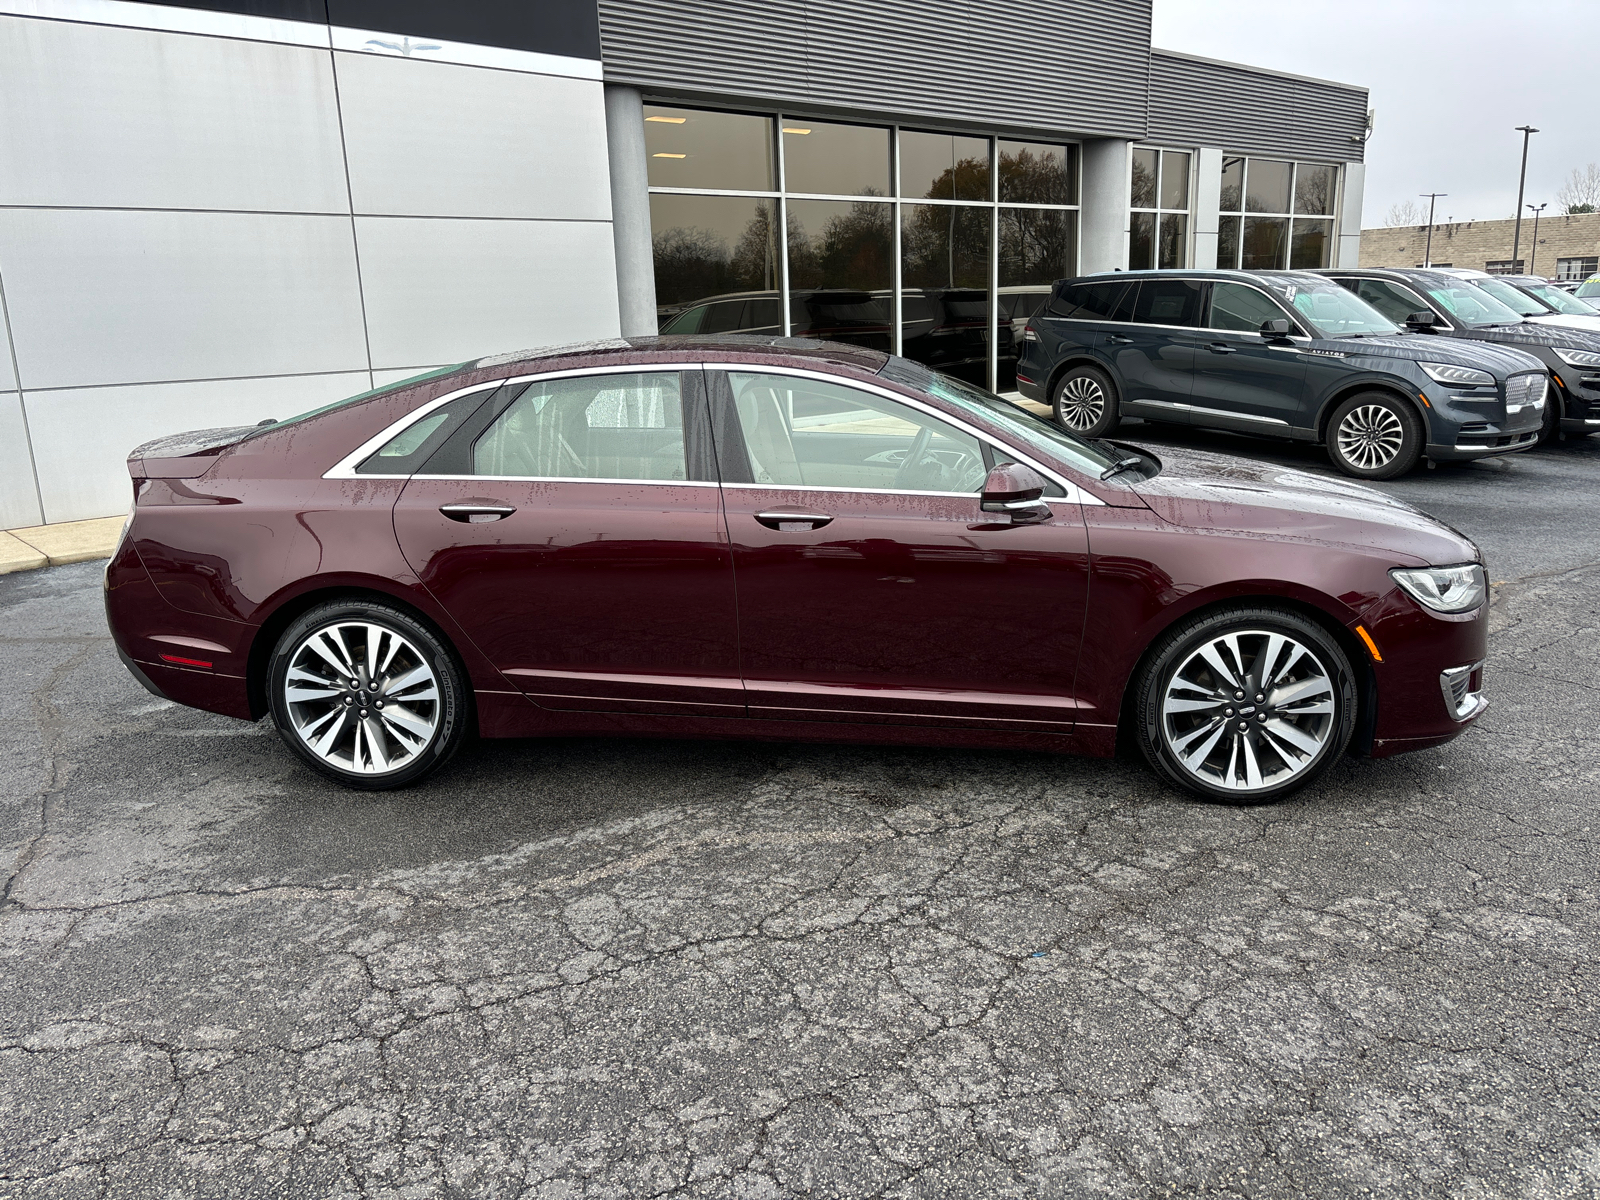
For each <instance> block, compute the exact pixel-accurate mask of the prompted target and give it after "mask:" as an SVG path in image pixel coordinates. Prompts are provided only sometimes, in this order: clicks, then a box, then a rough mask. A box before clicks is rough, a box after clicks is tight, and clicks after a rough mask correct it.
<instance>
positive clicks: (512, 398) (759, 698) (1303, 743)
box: [105, 336, 1488, 802]
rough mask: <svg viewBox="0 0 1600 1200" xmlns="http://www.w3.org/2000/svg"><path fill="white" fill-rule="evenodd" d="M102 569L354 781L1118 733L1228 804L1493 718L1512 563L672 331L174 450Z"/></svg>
mask: <svg viewBox="0 0 1600 1200" xmlns="http://www.w3.org/2000/svg"><path fill="white" fill-rule="evenodd" d="M128 468H129V473H130V475H131V477H132V481H133V488H134V494H135V502H134V507H133V511H132V514H131V516H130V519H129V522H128V524H127V526H126V528H125V530H124V532H123V535H122V538H121V541H120V543H119V545H118V547H117V549H116V551H115V554H114V557H113V558H112V560H111V562H110V564H109V565H108V567H107V569H106V575H105V603H106V612H107V618H108V621H109V624H110V627H111V631H112V634H113V637H114V639H115V642H116V646H117V650H118V653H119V655H120V656H121V658H122V660H123V662H124V663H125V664H126V665H127V667H128V669H129V670H130V671H131V672H132V673H133V674H134V675H135V676H136V677H137V678H138V679H139V680H140V681H141V682H143V684H144V685H145V686H146V687H147V688H148V689H149V690H150V691H152V692H154V693H155V694H156V695H158V696H162V697H165V698H168V699H170V700H173V701H176V702H178V703H181V704H187V705H192V706H194V707H197V708H202V709H206V710H209V711H211V712H215V713H223V714H226V715H228V716H231V717H238V718H241V719H243V720H247V721H253V720H258V719H261V718H262V717H264V716H267V715H270V716H271V719H272V721H273V723H274V725H275V726H276V728H277V731H278V732H279V734H280V735H281V736H282V738H283V741H284V743H285V744H286V745H287V746H288V747H289V749H290V750H291V751H292V752H293V753H294V754H295V755H296V756H298V758H299V759H300V760H301V761H303V762H304V763H306V764H307V765H308V766H310V767H311V768H313V769H315V770H316V771H318V772H321V773H322V774H323V775H325V776H327V777H328V778H330V779H333V780H336V781H338V782H340V783H343V784H347V785H350V786H352V787H356V788H367V789H377V788H388V787H397V786H400V785H403V784H407V783H411V782H414V781H416V780H418V779H420V778H422V777H423V776H425V775H427V774H428V773H429V772H431V771H433V770H434V769H435V768H437V767H438V766H440V765H441V764H442V763H443V762H445V760H447V759H448V758H450V756H451V755H452V754H453V753H454V752H455V751H456V750H457V749H458V747H459V746H460V745H461V744H462V742H463V740H464V739H465V738H466V737H468V736H469V735H470V734H473V733H476V734H479V735H482V736H484V737H489V738H499V737H565V736H578V735H581V736H605V735H625V736H662V737H710V738H766V739H804V740H819V741H842V742H877V743H902V744H911V745H923V746H938V747H948V746H955V745H961V746H987V747H1000V748H1003V747H1013V748H1024V749H1030V750H1048V751H1060V752H1067V753H1078V754H1086V755H1102V756H1104V755H1110V754H1112V753H1113V752H1114V751H1115V750H1116V749H1117V747H1118V745H1119V737H1121V738H1123V739H1126V740H1125V741H1124V742H1123V743H1122V744H1123V745H1125V746H1130V747H1131V746H1135V745H1136V746H1138V747H1139V749H1140V751H1141V752H1142V753H1143V755H1144V757H1145V759H1146V760H1147V761H1148V762H1149V763H1150V764H1151V766H1152V767H1153V768H1154V769H1155V770H1156V771H1157V772H1159V773H1160V775H1161V776H1162V777H1163V778H1165V779H1166V780H1167V781H1169V782H1170V783H1172V784H1174V785H1177V786H1180V787H1183V788H1186V789H1189V790H1190V791H1192V792H1195V793H1197V794H1199V795H1201V796H1204V797H1208V798H1211V799H1217V800H1223V801H1243V802H1258V801H1267V800H1273V799H1276V798H1279V797H1281V796H1284V795H1287V794H1288V793H1289V792H1291V791H1293V790H1294V789H1295V788H1297V787H1299V786H1301V785H1303V784H1305V783H1307V782H1309V781H1310V780H1312V779H1314V778H1316V777H1317V776H1319V775H1320V774H1321V773H1322V772H1323V771H1324V770H1326V769H1327V768H1328V766H1329V765H1330V764H1331V763H1332V762H1334V761H1335V760H1337V759H1338V758H1339V757H1340V756H1341V755H1344V754H1350V755H1356V756H1371V757H1383V756H1387V755H1392V754H1397V753H1400V752H1402V751H1408V750H1415V749H1419V748H1422V747H1426V746H1436V745H1439V744H1440V743H1443V742H1447V741H1449V740H1450V739H1452V738H1454V737H1456V736H1457V735H1459V734H1460V733H1461V732H1462V731H1463V730H1464V729H1466V728H1467V727H1468V726H1470V725H1471V724H1472V722H1473V721H1474V720H1475V719H1476V718H1477V716H1478V715H1479V713H1481V712H1482V711H1483V708H1484V705H1485V700H1484V697H1483V694H1482V693H1483V688H1482V664H1483V660H1484V656H1485V649H1486V630H1487V624H1488V620H1487V613H1488V606H1487V596H1486V588H1487V584H1486V577H1485V574H1484V566H1483V562H1482V558H1481V555H1480V553H1479V551H1478V549H1477V547H1475V546H1474V545H1473V544H1472V543H1471V542H1470V541H1468V540H1467V539H1466V538H1464V537H1463V536H1462V535H1460V534H1459V533H1456V532H1455V531H1453V530H1451V529H1449V528H1448V527H1446V526H1444V525H1442V524H1440V523H1439V522H1437V521H1435V520H1433V519H1431V518H1429V517H1427V516H1425V515H1423V514H1422V513H1420V512H1418V511H1417V510H1416V509H1414V508H1412V507H1410V506H1409V505H1406V504H1404V503H1402V502H1400V501H1398V500H1394V499H1391V498H1389V497H1386V496H1384V495H1382V494H1380V493H1378V492H1375V491H1373V490H1371V489H1368V488H1365V487H1363V486H1361V485H1358V484H1352V483H1348V482H1346V481H1343V480H1339V479H1330V478H1323V477H1319V476H1313V475H1309V474H1305V473H1303V472H1299V471H1294V470H1289V469H1285V468H1282V467H1277V466H1270V465H1263V464H1258V463H1251V462H1246V461H1242V460H1238V459H1233V458H1227V457H1219V456H1213V455H1206V454H1201V453H1197V452H1191V451H1183V450H1165V449H1164V450H1162V451H1161V452H1160V453H1159V455H1158V454H1157V453H1154V452H1151V451H1148V450H1141V449H1138V448H1136V447H1133V446H1129V445H1123V444H1112V443H1107V442H1099V441H1091V440H1086V439H1083V438H1079V437H1078V436H1076V435H1074V434H1072V433H1069V432H1067V431H1065V430H1062V429H1060V428H1058V427H1056V426H1055V425H1054V424H1052V423H1051V422H1048V421H1044V420H1042V419H1040V418H1037V417H1034V416H1032V415H1031V414H1029V413H1027V412H1025V411H1023V410H1022V409H1020V408H1019V407H1018V406H1016V405H1015V404H1013V403H1011V402H1009V401H1006V400H1003V399H1001V398H1000V397H998V396H995V395H994V394H992V393H990V392H986V391H983V390H981V389H978V388H976V387H973V386H971V385H968V384H965V383H963V382H961V381H959V380H954V379H951V378H949V377H946V376H942V375H939V374H936V373H934V372H931V371H929V370H928V369H927V368H926V367H924V366H922V365H921V364H918V363H914V362H911V361H909V360H907V359H903V358H898V357H892V356H890V355H887V354H883V353H881V352H876V351H871V350H865V349H862V348H860V347H852V346H846V345H840V344H834V343H827V342H811V343H799V342H797V341H796V340H794V339H782V338H760V337H752V336H745V337H733V338H729V337H720V338H719V337H708V338H696V337H689V336H684V337H660V338H636V339H627V340H617V341H613V342H607V343H591V344H586V345H582V346H575V347H566V348H558V349H551V350H545V351H537V352H534V351H529V352H524V353H520V354H513V355H505V356H501V357H498V358H486V359H480V360H478V361H476V362H471V363H466V364H463V365H461V366H459V367H456V368H452V369H449V370H445V371H440V372H436V373H433V374H431V375H428V376H423V377H419V378H417V379H414V380H410V381H407V382H404V383H399V384H395V385H392V386H389V387H386V388H383V389H380V390H378V391H375V392H370V393H365V394H363V395H361V396H356V397H353V398H351V399H349V400H346V401H342V402H338V403H335V404H332V405H327V406H324V407H323V408H320V409H315V410H313V411H311V412H309V413H306V414H304V415H302V416H299V417H295V418H291V419H287V420H282V421H277V422H274V423H271V424H265V425H261V426H247V427H242V428H234V429H215V430H202V431H199V432H197V433H193V434H182V435H176V436H173V437H169V438H165V439H162V440H159V441H156V442H152V443H149V444H147V445H144V446H141V447H139V448H138V449H136V450H134V451H133V453H132V454H131V455H130V457H129V459H128Z"/></svg>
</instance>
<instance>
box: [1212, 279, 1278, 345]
mask: <svg viewBox="0 0 1600 1200" xmlns="http://www.w3.org/2000/svg"><path fill="white" fill-rule="evenodd" d="M1288 315H1289V314H1288V313H1286V312H1284V311H1283V309H1282V308H1281V307H1279V306H1278V305H1277V304H1275V303H1274V302H1273V301H1272V300H1270V299H1269V298H1268V297H1266V296H1265V295H1263V294H1262V293H1261V292H1258V291H1256V290H1255V288H1252V287H1245V286H1244V285H1243V284H1242V283H1214V284H1212V285H1211V315H1210V317H1209V318H1208V319H1207V321H1206V327H1207V328H1209V329H1237V330H1240V331H1241V332H1244V333H1255V332H1256V331H1258V330H1259V329H1260V328H1261V325H1262V322H1264V321H1281V320H1283V319H1284V318H1286V317H1288Z"/></svg>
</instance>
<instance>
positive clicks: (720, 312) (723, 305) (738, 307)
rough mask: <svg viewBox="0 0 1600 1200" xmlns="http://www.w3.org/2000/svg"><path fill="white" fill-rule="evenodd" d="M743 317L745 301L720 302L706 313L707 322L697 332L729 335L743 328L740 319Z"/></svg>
mask: <svg viewBox="0 0 1600 1200" xmlns="http://www.w3.org/2000/svg"><path fill="white" fill-rule="evenodd" d="M743 316H744V301H743V300H720V301H718V302H717V303H716V304H713V305H711V311H710V312H708V313H706V319H705V322H704V323H703V324H702V325H701V326H700V328H699V329H698V330H697V331H696V332H698V333H729V332H731V331H733V330H735V329H739V328H741V324H740V318H741V317H743Z"/></svg>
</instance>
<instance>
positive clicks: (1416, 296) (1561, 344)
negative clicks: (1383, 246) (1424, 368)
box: [1322, 267, 1600, 442]
mask: <svg viewBox="0 0 1600 1200" xmlns="http://www.w3.org/2000/svg"><path fill="white" fill-rule="evenodd" d="M1322 273H1323V274H1326V275H1327V276H1328V277H1329V278H1331V279H1333V280H1335V281H1336V282H1338V283H1339V284H1341V285H1343V286H1344V287H1346V288H1349V289H1350V290H1351V291H1352V292H1354V293H1355V294H1356V295H1358V296H1359V297H1361V299H1363V300H1365V301H1366V302H1367V303H1368V304H1370V305H1372V307H1374V308H1376V309H1377V310H1378V311H1379V312H1381V313H1383V315H1384V316H1386V317H1388V318H1389V319H1390V320H1392V321H1395V322H1398V323H1400V324H1403V325H1404V326H1405V327H1406V329H1407V330H1408V331H1410V332H1411V333H1413V334H1419V335H1435V336H1440V337H1446V338H1453V339H1456V340H1457V341H1458V342H1459V341H1469V342H1483V343H1489V344H1492V345H1495V346H1504V347H1507V348H1515V349H1517V350H1520V351H1522V352H1523V353H1525V354H1531V355H1533V356H1534V357H1535V358H1536V359H1538V360H1539V363H1540V365H1541V366H1542V367H1543V368H1544V370H1545V372H1546V373H1547V374H1548V375H1549V377H1550V381H1551V383H1552V385H1553V386H1552V387H1551V388H1550V391H1549V403H1548V404H1547V405H1546V406H1545V408H1544V410H1543V412H1542V414H1541V417H1542V423H1541V425H1540V429H1539V441H1541V442H1545V441H1550V440H1552V439H1554V438H1558V437H1572V436H1578V437H1582V436H1585V435H1587V434H1591V433H1595V432H1600V334H1596V333H1591V332H1589V331H1588V330H1584V329H1573V328H1566V327H1562V326H1560V325H1553V324H1550V323H1548V322H1536V321H1527V320H1524V319H1523V318H1522V316H1521V314H1520V313H1517V312H1515V311H1514V310H1512V309H1510V308H1507V307H1506V306H1505V305H1504V304H1502V303H1500V301H1499V300H1497V299H1496V298H1495V297H1494V295H1493V294H1491V293H1490V292H1489V291H1487V290H1485V289H1484V288H1481V287H1477V286H1475V284H1474V281H1473V280H1469V279H1462V278H1460V277H1459V276H1456V275H1453V274H1449V273H1446V272H1444V271H1434V270H1427V269H1424V268H1421V267H1360V268H1355V267H1337V268H1332V269H1329V270H1327V271H1325V272H1322Z"/></svg>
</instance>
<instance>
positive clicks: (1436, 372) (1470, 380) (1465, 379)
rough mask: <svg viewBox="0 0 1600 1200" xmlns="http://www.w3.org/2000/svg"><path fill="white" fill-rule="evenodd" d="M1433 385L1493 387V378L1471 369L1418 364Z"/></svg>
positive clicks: (1448, 365)
mask: <svg viewBox="0 0 1600 1200" xmlns="http://www.w3.org/2000/svg"><path fill="white" fill-rule="evenodd" d="M1417 366H1419V367H1421V368H1422V369H1423V370H1424V371H1425V372H1427V375H1428V378H1429V379H1431V380H1433V381H1434V382H1435V383H1450V384H1455V385H1456V386H1457V387H1493V386H1494V376H1493V375H1491V374H1489V372H1487V371H1479V370H1476V369H1474V368H1473V367H1452V366H1451V365H1450V364H1449V363H1427V362H1425V363H1418V364H1417Z"/></svg>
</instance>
